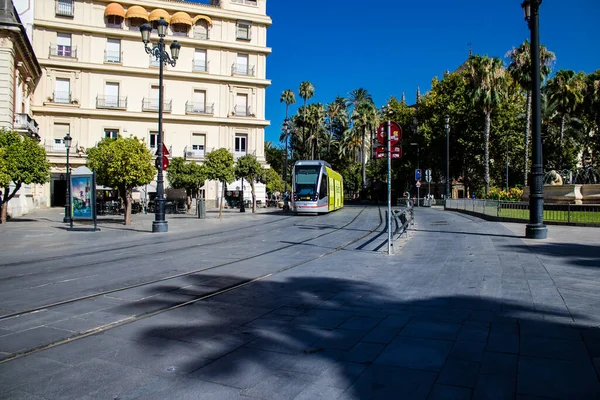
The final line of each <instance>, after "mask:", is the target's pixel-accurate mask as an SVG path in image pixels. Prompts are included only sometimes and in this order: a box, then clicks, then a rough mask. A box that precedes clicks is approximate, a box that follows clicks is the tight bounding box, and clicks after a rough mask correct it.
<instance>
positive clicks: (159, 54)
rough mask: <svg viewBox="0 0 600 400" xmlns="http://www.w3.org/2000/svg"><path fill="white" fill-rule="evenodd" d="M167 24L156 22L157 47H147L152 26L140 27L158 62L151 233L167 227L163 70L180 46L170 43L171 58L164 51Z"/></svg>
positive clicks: (145, 43) (164, 230)
mask: <svg viewBox="0 0 600 400" xmlns="http://www.w3.org/2000/svg"><path fill="white" fill-rule="evenodd" d="M168 25H169V24H168V23H167V21H165V19H164V18H163V17H160V19H159V20H158V21H156V30H157V31H158V37H159V39H158V45H152V47H149V46H148V43H150V32H151V31H152V26H151V25H150V24H148V23H145V24H143V25H142V26H141V27H140V32H141V33H142V42H144V49H145V50H146V53H148V54H150V55H152V56H153V57H154V58H156V60H157V61H158V62H159V63H158V64H159V68H158V135H157V140H156V149H157V152H156V156H157V158H158V163H157V165H158V174H157V177H156V203H157V207H156V211H155V214H154V221H152V232H167V231H168V230H169V225H168V223H167V221H166V220H165V193H164V181H163V128H162V125H163V121H162V118H163V68H164V66H165V65H166V64H169V65H171V66H173V67H174V66H175V64H176V62H177V59H178V58H179V50H180V49H181V45H180V44H179V43H177V40H175V41H174V42H173V43H171V46H170V47H171V56H172V58H171V57H169V54H168V53H167V52H166V50H165V40H164V38H165V35H166V34H167V26H168Z"/></svg>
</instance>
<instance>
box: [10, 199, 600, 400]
mask: <svg viewBox="0 0 600 400" xmlns="http://www.w3.org/2000/svg"><path fill="white" fill-rule="evenodd" d="M216 216H217V214H216V213H215V212H213V211H211V212H209V213H208V215H207V217H208V218H207V219H204V220H199V219H196V218H193V217H190V216H185V215H173V216H167V219H168V220H169V233H168V234H151V233H149V232H150V230H151V228H150V227H151V221H152V216H151V215H134V216H133V220H134V224H133V225H132V226H129V227H125V226H123V225H120V224H119V223H118V222H117V221H111V220H104V221H101V223H100V228H101V231H100V232H86V231H81V232H80V231H68V230H66V229H64V224H62V223H61V219H62V214H61V212H60V210H57V209H51V210H44V211H40V212H36V213H33V214H31V215H29V216H26V217H24V218H22V219H20V220H19V221H15V222H10V223H9V224H5V225H0V251H1V253H2V258H1V259H0V358H1V359H2V360H1V361H0V398H1V399H33V400H35V399H90V400H91V399H110V400H115V399H252V398H258V399H311V400H312V399H337V398H339V399H515V398H516V399H544V398H549V399H598V398H600V383H599V380H598V374H599V373H600V330H598V329H597V326H598V325H599V324H600V307H598V306H599V303H600V290H599V289H600V229H597V228H582V227H568V226H549V227H548V239H547V240H543V241H533V240H527V239H524V232H525V226H524V225H523V224H508V223H497V222H488V221H484V220H481V219H479V218H476V217H472V216H468V215H462V214H459V213H455V212H447V211H444V210H442V209H439V208H418V209H416V210H415V224H414V225H413V226H412V227H411V228H410V230H409V231H408V233H407V234H406V235H404V236H403V237H402V238H400V239H399V240H398V241H397V242H396V246H395V255H393V256H388V255H387V254H386V250H387V246H385V245H384V244H385V238H386V236H387V234H385V233H383V229H384V227H385V225H384V223H382V216H383V217H384V216H385V213H384V212H383V210H379V209H378V208H377V207H374V206H369V207H362V206H351V207H345V208H344V209H343V210H340V211H338V212H335V213H332V214H328V215H324V216H318V217H299V216H293V215H292V214H286V213H283V212H281V211H278V210H275V209H261V210H260V212H259V213H258V214H256V215H253V214H252V213H249V212H247V213H245V214H240V213H239V212H236V211H235V210H231V211H229V212H226V213H225V215H224V218H223V219H222V220H219V219H217V218H216ZM24 310H29V311H30V312H28V313H21V312H22V311H24Z"/></svg>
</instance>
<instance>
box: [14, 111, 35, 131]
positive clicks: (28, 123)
mask: <svg viewBox="0 0 600 400" xmlns="http://www.w3.org/2000/svg"><path fill="white" fill-rule="evenodd" d="M14 129H15V130H18V129H23V130H27V131H29V132H30V133H31V134H33V135H38V134H39V126H38V123H37V121H36V120H35V119H33V118H31V115H29V114H24V113H19V114H15V121H14Z"/></svg>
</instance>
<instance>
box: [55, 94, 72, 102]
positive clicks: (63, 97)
mask: <svg viewBox="0 0 600 400" xmlns="http://www.w3.org/2000/svg"><path fill="white" fill-rule="evenodd" d="M52 102H53V103H61V104H71V93H69V92H56V91H55V92H54V93H53V94H52Z"/></svg>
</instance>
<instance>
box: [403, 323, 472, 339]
mask: <svg viewBox="0 0 600 400" xmlns="http://www.w3.org/2000/svg"><path fill="white" fill-rule="evenodd" d="M460 329H461V325H459V324H450V323H445V322H429V321H410V322H409V323H408V324H407V325H406V326H405V327H404V329H402V331H401V332H400V336H410V337H418V338H426V339H440V340H455V339H456V337H457V336H458V332H459V331H460Z"/></svg>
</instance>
